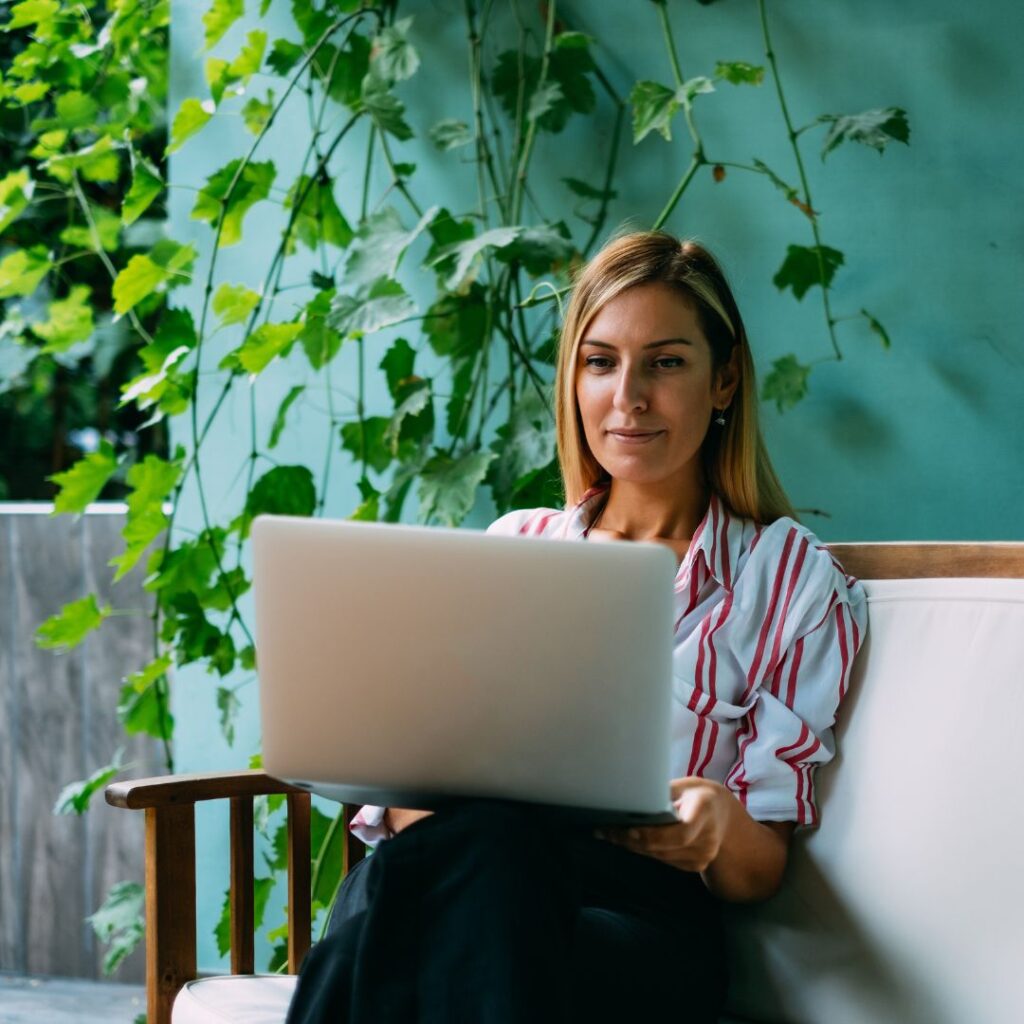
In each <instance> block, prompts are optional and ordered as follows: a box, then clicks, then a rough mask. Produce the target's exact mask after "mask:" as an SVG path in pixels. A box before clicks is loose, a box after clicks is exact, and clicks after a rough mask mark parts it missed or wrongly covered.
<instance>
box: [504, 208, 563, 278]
mask: <svg viewBox="0 0 1024 1024" xmlns="http://www.w3.org/2000/svg"><path fill="white" fill-rule="evenodd" d="M575 251H576V247H575V246H574V245H573V242H572V238H571V237H570V236H569V229H568V227H567V226H566V224H565V222H564V221H558V222H557V223H556V224H542V225H540V226H538V227H533V228H523V229H521V230H520V231H519V233H518V234H517V235H516V237H515V238H514V239H513V240H512V241H511V242H509V244H508V245H505V246H501V247H500V248H498V249H497V250H496V252H495V256H496V257H497V258H498V259H499V260H501V261H502V262H503V263H521V264H522V265H523V266H524V267H525V268H526V272H527V273H528V274H530V275H531V276H533V277H538V276H540V275H541V274H550V273H553V272H554V271H556V270H557V269H558V268H559V267H560V266H561V265H562V264H565V263H567V262H568V261H569V260H570V259H571V257H572V255H573V253H574V252H575Z"/></svg>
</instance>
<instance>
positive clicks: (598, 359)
mask: <svg viewBox="0 0 1024 1024" xmlns="http://www.w3.org/2000/svg"><path fill="white" fill-rule="evenodd" d="M610 362H611V360H610V359H609V358H608V357H607V356H588V357H587V359H586V361H585V362H584V365H585V366H594V367H596V368H597V369H598V370H603V369H604V367H603V366H597V364H598V363H610Z"/></svg>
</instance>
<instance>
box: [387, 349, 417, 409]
mask: <svg viewBox="0 0 1024 1024" xmlns="http://www.w3.org/2000/svg"><path fill="white" fill-rule="evenodd" d="M415 363H416V352H415V351H414V350H413V347H412V346H411V345H410V344H409V342H407V341H406V340H405V338H396V339H395V341H394V343H393V344H392V346H391V348H389V349H388V350H387V352H385V353H384V358H383V359H381V361H380V363H379V364H378V368H379V369H381V370H383V371H384V375H385V378H386V379H387V382H388V391H389V392H390V394H391V397H392V398H395V399H397V398H398V396H399V394H400V393H401V392H402V390H403V384H405V383H406V382H408V380H409V378H410V377H411V376H412V371H413V367H414V365H415ZM417 379H418V378H417Z"/></svg>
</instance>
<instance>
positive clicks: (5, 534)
mask: <svg viewBox="0 0 1024 1024" xmlns="http://www.w3.org/2000/svg"><path fill="white" fill-rule="evenodd" d="M12 519H13V517H12V516H9V515H7V516H0V839H2V841H3V854H2V855H0V972H3V971H11V972H17V973H19V974H21V973H24V971H25V911H26V909H27V908H26V906H25V902H24V900H23V899H22V896H21V893H22V882H21V876H22V865H21V835H20V831H19V828H18V808H17V804H18V800H17V795H18V777H17V751H18V742H17V736H18V733H19V731H20V728H21V727H20V717H21V707H20V701H19V700H18V696H19V694H18V693H17V692H16V691H15V687H14V645H15V643H16V642H17V640H18V636H17V632H16V626H15V618H14V616H15V613H16V605H15V588H14V566H13V563H12V550H11V541H12V534H13V532H14V524H13V522H12Z"/></svg>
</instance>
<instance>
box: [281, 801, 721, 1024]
mask: <svg viewBox="0 0 1024 1024" xmlns="http://www.w3.org/2000/svg"><path fill="white" fill-rule="evenodd" d="M542 813H543V812H540V811H538V810H537V809H536V808H530V807H529V806H528V805H523V804H516V803H512V802H505V801H490V800H467V801H465V802H460V803H458V804H457V805H452V806H450V807H446V808H445V809H444V810H441V811H439V812H437V813H436V814H434V815H432V816H431V817H429V818H425V819H423V820H421V821H418V822H416V823H415V824H414V825H410V826H409V827H408V828H406V829H404V830H403V831H402V832H401V833H399V834H398V835H397V836H396V837H395V838H394V839H390V840H388V841H386V842H384V843H381V844H380V846H378V847H377V849H376V851H375V852H374V853H373V854H372V855H371V856H370V857H368V858H367V859H366V860H365V861H362V862H361V863H360V864H358V865H357V866H356V867H355V868H354V869H353V871H352V872H351V873H350V875H349V877H348V878H347V879H346V880H345V882H344V883H343V885H342V887H341V890H340V892H339V898H338V901H337V904H336V906H335V909H334V912H333V915H332V919H331V924H330V927H329V930H328V935H327V936H326V937H325V938H324V939H323V941H321V942H319V943H317V945H316V946H314V948H313V949H312V950H311V951H310V953H309V955H308V956H307V958H306V960H305V962H304V963H303V965H302V970H301V972H300V974H299V983H298V988H297V990H296V994H295V998H294V1000H293V1001H292V1005H291V1008H290V1010H289V1013H288V1024H314V1022H317V1024H319V1022H327V1021H330V1022H332V1024H413V1022H415V1024H463V1022H465V1024H527V1022H528V1024H566V1022H574V1021H580V1022H583V1021H586V1022H587V1024H594V1022H599V1021H616V1022H617V1024H621V1022H622V1021H630V1020H636V1021H640V1020H645V1019H648V1018H650V1019H661V1018H662V1017H665V1018H667V1017H668V1015H669V1014H670V1015H671V1019H672V1020H673V1021H678V1022H680V1024H682V1022H688V1024H714V1022H716V1021H717V1020H718V1015H719V1013H720V1011H721V1007H722V1003H723V1001H724V996H725V986H726V980H727V978H726V967H725V956H724V946H723V937H722V928H721V917H720V907H719V904H718V902H717V901H716V899H715V898H714V897H712V896H711V895H710V894H709V893H708V892H707V890H706V889H705V887H704V884H703V883H702V882H701V880H700V877H699V875H697V874H694V873H692V872H686V871H680V870H679V869H677V868H673V867H671V866H669V865H667V864H664V863H662V862H660V861H657V860H655V859H653V858H651V857H647V856H644V855H641V854H636V853H632V852H631V851H629V850H626V849H624V848H623V847H620V846H616V845H614V844H612V843H609V842H606V841H603V840H599V839H595V838H594V837H593V835H592V830H591V829H590V828H586V829H584V828H581V827H579V826H576V827H573V826H568V825H565V824H556V823H555V822H554V821H551V820H549V819H548V818H546V817H544V818H542V819H540V820H538V815H540V814H542ZM655 1014H657V1015H658V1017H657V1018H655V1017H654V1016H653V1015H655Z"/></svg>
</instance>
